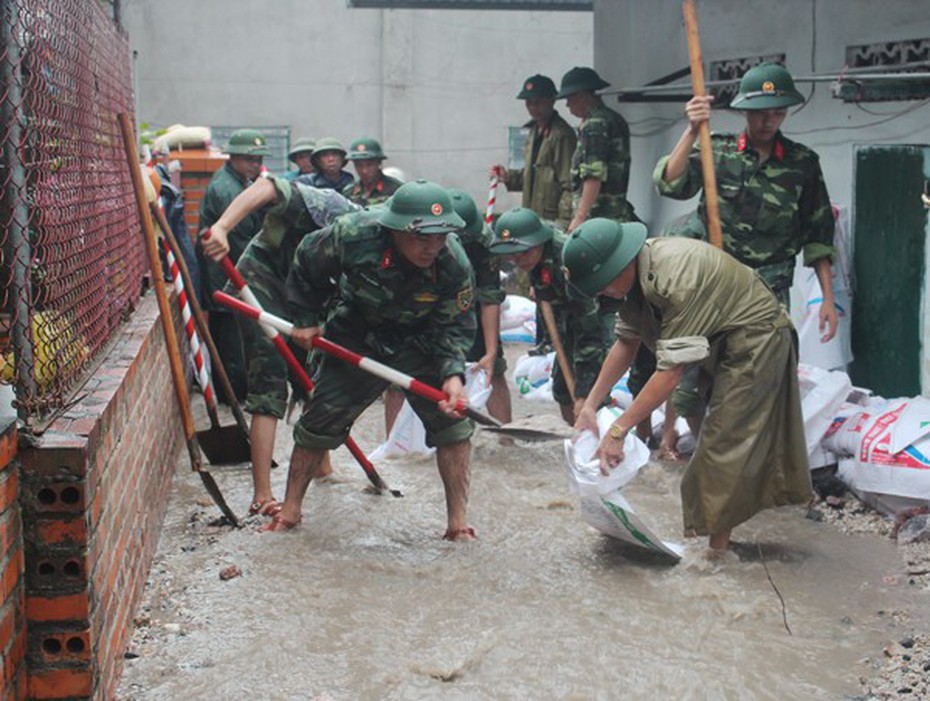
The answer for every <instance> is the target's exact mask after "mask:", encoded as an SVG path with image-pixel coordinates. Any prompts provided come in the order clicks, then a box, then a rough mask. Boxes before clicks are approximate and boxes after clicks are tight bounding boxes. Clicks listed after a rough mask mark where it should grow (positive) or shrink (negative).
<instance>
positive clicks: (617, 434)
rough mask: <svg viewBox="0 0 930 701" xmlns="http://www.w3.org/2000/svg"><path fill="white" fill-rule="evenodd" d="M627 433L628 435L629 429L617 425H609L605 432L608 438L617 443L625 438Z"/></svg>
mask: <svg viewBox="0 0 930 701" xmlns="http://www.w3.org/2000/svg"><path fill="white" fill-rule="evenodd" d="M627 433H629V429H626V428H623V427H622V426H618V425H617V424H611V425H610V429H609V430H608V431H607V435H608V436H610V437H611V438H613V439H614V440H618V441H622V440H623V439H624V438H626V434H627Z"/></svg>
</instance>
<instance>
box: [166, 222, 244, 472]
mask: <svg viewBox="0 0 930 701" xmlns="http://www.w3.org/2000/svg"><path fill="white" fill-rule="evenodd" d="M150 209H151V211H152V214H153V215H154V216H155V222H156V223H157V224H158V227H159V228H160V229H161V230H162V232H163V234H164V239H163V241H164V244H165V257H166V258H167V260H168V267H169V269H170V270H171V277H172V279H173V280H174V285H175V289H176V290H177V292H178V303H179V305H181V311H182V315H183V316H184V317H186V319H185V321H186V322H187V332H188V336H189V338H190V341H191V347H192V348H193V349H194V350H195V352H196V353H197V354H198V358H201V359H200V360H199V361H198V363H195V365H196V367H195V371H197V372H198V373H199V374H200V378H199V379H200V385H201V387H202V389H203V400H204V404H206V407H207V414H208V415H209V417H210V428H209V429H206V430H204V431H197V443H199V444H200V449H201V450H203V452H204V455H206V456H207V460H209V461H210V463H211V464H213V465H235V464H238V463H243V462H249V460H250V459H251V457H252V456H251V453H252V450H251V446H250V444H249V433H248V427H247V425H245V418H244V417H243V419H242V422H241V423H238V422H237V423H236V424H233V425H232V426H221V425H220V419H219V415H218V413H217V404H216V395H215V393H214V391H213V383H212V382H210V377H209V375H208V374H207V372H206V370H205V368H204V367H203V361H202V357H201V356H200V353H201V349H200V342H199V339H200V338H201V337H202V338H203V339H204V341H205V342H206V344H207V347H208V348H209V349H210V355H211V359H212V361H213V362H214V364H215V365H216V368H217V375H218V376H219V377H220V378H221V382H223V381H225V383H228V382H229V379H228V377H226V370H225V368H224V367H223V361H222V360H221V359H220V357H219V354H218V353H217V352H216V346H215V345H214V343H213V338H212V337H211V336H210V329H209V328H208V326H207V323H206V320H205V319H204V317H203V310H202V309H201V308H200V303H199V302H198V301H197V296H196V295H195V294H194V293H193V290H194V284H193V281H192V280H191V276H190V271H189V270H188V269H187V263H186V262H185V261H184V256H183V255H182V254H181V250H180V246H178V242H177V240H176V239H175V238H174V233H173V232H172V231H171V229H170V227H169V225H168V222H167V220H166V219H165V215H164V213H163V212H162V211H161V208H160V207H159V206H158V205H157V204H155V203H153V204H152V205H151V206H150ZM178 273H180V279H179V276H178ZM191 318H193V321H194V322H195V324H196V328H195V327H192V326H190V319H191ZM198 332H199V335H198ZM228 393H229V394H230V397H229V401H230V403H232V404H233V405H234V406H235V407H236V408H237V409H238V408H239V407H238V401H237V400H236V396H235V394H234V393H232V388H231V387H230V388H229V392H228ZM239 413H240V414H241V409H240V411H239Z"/></svg>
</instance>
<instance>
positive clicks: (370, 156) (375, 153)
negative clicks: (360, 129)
mask: <svg viewBox="0 0 930 701" xmlns="http://www.w3.org/2000/svg"><path fill="white" fill-rule="evenodd" d="M348 158H349V160H350V161H371V160H379V161H383V160H384V159H385V158H387V156H385V155H384V151H382V150H381V144H379V143H378V141H377V140H376V139H372V138H371V137H368V136H363V137H362V138H361V139H356V140H355V141H353V142H352V144H351V145H350V146H349V156H348Z"/></svg>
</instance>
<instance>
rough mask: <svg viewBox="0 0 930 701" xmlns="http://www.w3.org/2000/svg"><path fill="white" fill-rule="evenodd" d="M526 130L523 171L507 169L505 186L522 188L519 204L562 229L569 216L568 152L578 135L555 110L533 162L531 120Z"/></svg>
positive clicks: (534, 133) (534, 134)
mask: <svg viewBox="0 0 930 701" xmlns="http://www.w3.org/2000/svg"><path fill="white" fill-rule="evenodd" d="M524 126H525V127H526V128H528V129H529V130H530V133H529V135H528V136H527V137H526V144H525V145H524V146H523V163H524V164H525V165H524V166H523V170H515V169H510V170H508V171H507V189H508V190H510V191H513V192H520V191H521V190H522V191H523V206H524V207H527V208H529V209H532V210H533V211H534V212H536V214H538V215H539V216H540V217H541V218H543V219H547V220H549V221H554V222H556V223H558V224H559V226H561V227H562V228H563V229H567V228H568V224H569V222H571V218H572V154H573V153H574V152H575V144H576V143H577V141H578V137H577V136H576V135H575V130H574V129H572V128H571V127H570V126H569V124H568V122H566V121H565V120H564V119H562V118H561V117H560V116H559V114H558V112H555V113H553V115H552V120H551V121H550V122H549V126H548V127H546V128H545V129H544V130H543V131H542V143H541V144H540V146H539V153H537V154H536V161H535V163H534V162H533V141H534V140H535V139H536V137H537V134H539V133H540V131H539V127H537V126H536V124H535V122H532V121H530V122H527V123H526V124H525V125H524Z"/></svg>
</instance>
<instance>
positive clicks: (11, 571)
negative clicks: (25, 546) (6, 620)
mask: <svg viewBox="0 0 930 701" xmlns="http://www.w3.org/2000/svg"><path fill="white" fill-rule="evenodd" d="M22 574H23V551H22V550H14V551H13V553H12V555H10V559H9V561H8V562H7V563H6V566H5V567H4V568H3V601H6V600H7V599H9V598H10V595H11V594H12V593H13V591H14V590H15V589H16V585H17V584H19V580H20V577H21V576H22Z"/></svg>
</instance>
